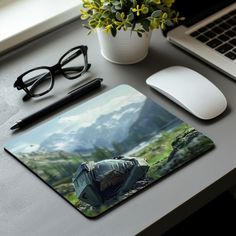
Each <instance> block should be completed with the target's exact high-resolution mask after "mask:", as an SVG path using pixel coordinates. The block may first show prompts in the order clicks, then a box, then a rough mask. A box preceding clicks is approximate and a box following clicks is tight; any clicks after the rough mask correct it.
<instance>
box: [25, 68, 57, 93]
mask: <svg viewBox="0 0 236 236" xmlns="http://www.w3.org/2000/svg"><path fill="white" fill-rule="evenodd" d="M22 80H23V82H24V84H25V85H26V86H27V88H28V90H30V92H31V94H32V95H34V96H39V95H42V94H43V93H45V92H46V91H48V90H50V89H51V87H52V83H53V81H52V74H51V72H50V70H48V69H46V68H42V69H35V70H32V71H30V72H29V73H27V74H26V75H24V77H23V78H22Z"/></svg>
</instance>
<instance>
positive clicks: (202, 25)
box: [167, 0, 236, 80]
mask: <svg viewBox="0 0 236 236" xmlns="http://www.w3.org/2000/svg"><path fill="white" fill-rule="evenodd" d="M174 7H175V8H176V9H177V10H178V11H179V12H180V13H181V15H182V16H185V21H184V22H183V24H181V25H179V26H177V27H175V28H172V29H168V32H167V39H168V40H169V41H170V42H171V43H173V44H175V45H177V46H178V47H180V48H182V49H184V50H186V51H188V52H189V53H191V54H193V55H195V56H197V57H198V58H200V59H202V60H204V61H205V62H207V63H209V64H210V65H212V66H214V67H215V68H217V69H219V70H220V71H222V72H224V73H225V74H227V75H228V76H230V77H231V78H233V79H234V80H236V1H235V0H233V1H232V0H204V1H196V0H195V1H194V0H177V1H176V4H175V6H174Z"/></svg>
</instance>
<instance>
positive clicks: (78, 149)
mask: <svg viewBox="0 0 236 236" xmlns="http://www.w3.org/2000/svg"><path fill="white" fill-rule="evenodd" d="M143 105H144V102H139V103H133V104H129V105H127V106H124V107H122V108H121V109H119V110H117V111H113V112H111V113H109V114H106V115H101V116H100V117H99V118H98V119H97V120H96V121H95V122H94V123H93V124H92V125H90V126H89V127H85V128H80V129H78V130H76V131H71V132H67V131H65V132H63V133H54V134H53V135H51V136H49V137H48V138H47V139H46V140H45V141H44V142H42V143H41V145H40V148H39V150H40V151H44V152H51V151H55V150H64V151H68V152H75V153H88V152H90V151H91V150H94V148H95V147H106V148H108V149H112V148H113V146H112V143H113V141H114V140H115V141H117V142H121V141H122V140H124V139H125V138H126V137H127V135H128V132H129V128H130V126H131V125H132V124H133V123H134V122H135V121H136V120H137V119H138V117H139V114H140V112H141V110H142V107H143Z"/></svg>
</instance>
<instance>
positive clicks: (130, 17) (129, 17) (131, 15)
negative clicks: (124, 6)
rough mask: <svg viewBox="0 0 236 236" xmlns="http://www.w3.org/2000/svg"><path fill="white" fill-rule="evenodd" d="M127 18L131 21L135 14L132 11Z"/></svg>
mask: <svg viewBox="0 0 236 236" xmlns="http://www.w3.org/2000/svg"><path fill="white" fill-rule="evenodd" d="M127 19H128V20H129V21H132V20H133V19H134V14H133V13H132V12H131V13H130V14H129V15H128V16H127Z"/></svg>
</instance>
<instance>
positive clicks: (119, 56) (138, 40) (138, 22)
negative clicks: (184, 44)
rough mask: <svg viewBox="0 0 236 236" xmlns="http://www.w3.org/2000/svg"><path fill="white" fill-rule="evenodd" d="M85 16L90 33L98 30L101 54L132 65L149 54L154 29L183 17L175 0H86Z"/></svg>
mask: <svg viewBox="0 0 236 236" xmlns="http://www.w3.org/2000/svg"><path fill="white" fill-rule="evenodd" d="M82 1H83V8H84V9H82V10H81V13H82V15H81V19H83V20H87V24H86V25H84V26H85V27H86V28H88V29H89V33H91V32H92V31H94V30H96V31H97V34H98V39H99V44H100V48H101V53H102V55H103V57H104V58H106V59H107V60H109V61H112V62H115V63H120V64H131V63H136V62H138V61H141V60H142V59H143V58H145V57H146V55H147V53H148V46H149V41H150V37H151V33H152V30H154V29H158V28H161V29H164V28H165V27H166V26H170V25H172V24H174V23H177V22H178V20H180V19H181V18H180V17H179V13H178V12H176V11H175V10H173V9H172V8H171V7H172V4H173V3H174V2H175V0H82Z"/></svg>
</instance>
